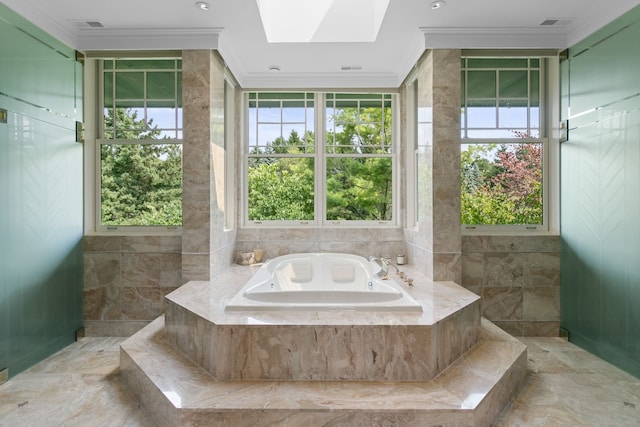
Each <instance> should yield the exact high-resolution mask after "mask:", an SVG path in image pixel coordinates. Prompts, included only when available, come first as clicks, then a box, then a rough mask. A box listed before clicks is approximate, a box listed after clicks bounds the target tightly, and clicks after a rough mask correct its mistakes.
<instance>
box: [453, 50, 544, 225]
mask: <svg viewBox="0 0 640 427" xmlns="http://www.w3.org/2000/svg"><path fill="white" fill-rule="evenodd" d="M544 64H545V60H544V59H543V58H481V57H467V58H463V59H462V99H461V102H462V110H461V114H462V117H461V124H462V126H461V128H462V129H461V222H462V224H463V229H467V230H469V229H470V230H474V229H481V228H483V227H485V226H492V227H495V226H500V227H502V228H508V229H529V230H539V229H543V227H546V223H547V221H546V209H547V206H546V203H545V189H544V184H545V181H544V176H545V169H546V162H545V161H544V159H545V153H546V151H547V145H548V139H547V134H548V132H547V131H546V129H545V120H544V113H545V108H544V101H545V96H544V95H545V93H546V91H545V90H544V88H545V87H546V86H545V78H544V77H545V76H544Z"/></svg>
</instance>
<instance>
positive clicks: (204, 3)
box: [196, 1, 209, 10]
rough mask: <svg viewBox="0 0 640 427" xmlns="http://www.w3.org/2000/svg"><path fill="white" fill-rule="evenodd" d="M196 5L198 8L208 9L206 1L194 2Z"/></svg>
mask: <svg viewBox="0 0 640 427" xmlns="http://www.w3.org/2000/svg"><path fill="white" fill-rule="evenodd" d="M196 7H197V8H198V9H200V10H209V3H207V2H206V1H198V2H196Z"/></svg>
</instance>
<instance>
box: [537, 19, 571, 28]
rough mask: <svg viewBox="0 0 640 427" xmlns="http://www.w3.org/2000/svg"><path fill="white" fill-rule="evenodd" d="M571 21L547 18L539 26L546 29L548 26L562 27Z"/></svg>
mask: <svg viewBox="0 0 640 427" xmlns="http://www.w3.org/2000/svg"><path fill="white" fill-rule="evenodd" d="M573 20H574V18H547V19H545V20H544V21H542V22H541V23H540V25H543V26H546V27H549V26H554V27H564V26H566V25H569V24H570V23H571V21H573Z"/></svg>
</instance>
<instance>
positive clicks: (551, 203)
mask: <svg viewBox="0 0 640 427" xmlns="http://www.w3.org/2000/svg"><path fill="white" fill-rule="evenodd" d="M491 53H493V54H488V55H487V56H491V57H497V56H500V55H497V54H496V53H497V52H491ZM509 53H510V54H511V55H509V56H529V57H534V56H537V55H536V53H535V52H526V51H523V52H520V53H519V54H518V53H516V52H509ZM541 53H542V54H548V52H541ZM463 56H466V55H463ZM542 57H544V59H545V63H546V66H544V67H541V74H542V75H543V76H544V79H545V86H546V91H543V92H542V93H541V99H540V105H541V106H542V105H544V108H543V109H542V108H541V109H542V110H543V113H542V114H541V117H540V120H541V124H540V131H541V134H543V135H546V137H544V138H542V137H541V138H537V139H535V140H532V142H534V141H535V142H542V143H543V158H542V162H543V169H542V182H543V185H542V198H543V199H542V203H543V205H542V206H543V224H542V225H539V226H532V225H469V224H461V225H460V226H461V231H462V235H470V236H473V235H508V236H514V235H558V234H559V233H560V197H559V190H560V139H559V138H560V134H561V128H560V127H561V125H560V119H559V117H560V65H559V56H558V55H557V54H556V56H544V55H543V56H541V58H542ZM543 132H544V133H543ZM541 136H542V135H541ZM483 142H487V143H496V142H498V143H499V142H505V143H508V142H526V140H525V139H517V140H512V141H510V140H509V139H480V138H465V139H462V138H461V139H460V144H464V143H478V144H482V143H483Z"/></svg>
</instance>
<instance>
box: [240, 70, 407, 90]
mask: <svg viewBox="0 0 640 427" xmlns="http://www.w3.org/2000/svg"><path fill="white" fill-rule="evenodd" d="M398 86H399V83H398V76H397V75H395V74H393V73H363V72H353V71H345V72H343V73H282V72H278V73H273V72H265V73H252V74H249V75H245V76H244V78H243V79H242V87H243V88H262V89H276V88H277V89H299V88H309V87H312V88H317V89H325V88H374V87H375V88H381V87H398Z"/></svg>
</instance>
